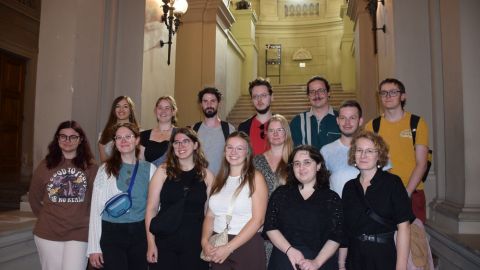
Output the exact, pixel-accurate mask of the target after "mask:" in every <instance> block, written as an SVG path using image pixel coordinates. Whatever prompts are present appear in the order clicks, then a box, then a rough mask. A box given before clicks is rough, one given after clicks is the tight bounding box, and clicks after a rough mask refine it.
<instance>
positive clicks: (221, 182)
mask: <svg viewBox="0 0 480 270" xmlns="http://www.w3.org/2000/svg"><path fill="white" fill-rule="evenodd" d="M234 137H237V138H240V139H242V140H244V141H245V142H246V143H247V156H246V157H245V164H244V166H243V168H242V175H241V183H240V185H239V186H238V188H237V190H236V191H235V192H238V191H240V190H241V189H242V188H243V186H244V185H245V184H246V183H248V187H249V188H250V196H252V194H253V192H254V191H255V167H254V166H253V149H252V146H251V145H250V139H249V138H248V135H247V134H246V133H245V132H243V131H234V132H232V133H231V134H230V135H228V137H227V139H226V140H225V147H227V142H228V140H229V139H231V138H234ZM229 175H230V164H229V163H228V162H227V159H226V158H225V151H224V154H223V161H222V167H221V168H220V171H219V172H218V175H217V177H216V178H215V182H214V183H213V185H212V189H211V191H210V195H213V194H215V193H218V192H220V190H222V188H223V187H224V186H225V183H226V182H227V178H228V176H229Z"/></svg>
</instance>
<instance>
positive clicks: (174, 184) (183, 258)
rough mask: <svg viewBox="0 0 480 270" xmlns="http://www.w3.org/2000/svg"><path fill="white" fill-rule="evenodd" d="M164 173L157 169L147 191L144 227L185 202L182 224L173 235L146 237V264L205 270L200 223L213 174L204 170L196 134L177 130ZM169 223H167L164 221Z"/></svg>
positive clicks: (185, 269) (181, 129) (189, 130)
mask: <svg viewBox="0 0 480 270" xmlns="http://www.w3.org/2000/svg"><path fill="white" fill-rule="evenodd" d="M170 145H171V147H170V148H169V150H168V158H167V162H166V170H165V169H164V168H159V169H158V170H157V172H156V173H155V174H154V176H153V178H152V181H151V183H150V187H149V190H148V202H147V212H146V215H145V225H146V229H147V232H148V230H149V228H150V221H151V220H152V218H153V217H155V215H156V214H157V212H158V206H159V203H160V205H161V209H160V214H161V212H162V211H165V210H167V209H168V208H169V207H172V206H173V205H175V204H176V203H178V202H179V201H180V200H185V203H184V207H183V212H182V213H179V214H180V215H182V217H183V218H182V221H181V223H180V224H179V226H178V228H176V229H175V230H174V232H172V233H170V234H167V235H161V236H154V235H153V234H151V233H150V232H148V233H147V239H148V251H147V260H148V262H150V263H152V264H151V265H150V269H178V270H203V269H205V270H207V269H208V263H207V262H205V261H203V260H201V259H200V256H199V255H200V252H201V250H202V247H201V245H200V239H201V235H202V223H203V218H204V215H205V203H206V201H207V192H208V190H209V189H210V186H211V184H212V182H213V178H214V176H213V174H212V173H211V172H210V171H209V170H208V169H207V167H208V161H207V160H206V159H205V156H204V154H203V151H202V148H201V146H200V142H199V140H198V137H197V134H196V133H195V132H194V131H193V130H191V129H189V128H180V129H177V130H176V131H175V132H174V135H173V136H172V138H171V139H170ZM166 222H168V221H166Z"/></svg>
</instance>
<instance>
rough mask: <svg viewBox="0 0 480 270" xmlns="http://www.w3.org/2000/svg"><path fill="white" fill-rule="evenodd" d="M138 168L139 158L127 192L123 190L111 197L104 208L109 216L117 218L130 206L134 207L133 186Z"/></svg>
mask: <svg viewBox="0 0 480 270" xmlns="http://www.w3.org/2000/svg"><path fill="white" fill-rule="evenodd" d="M137 170H138V160H137V163H136V164H135V168H134V169H133V173H132V177H131V178H130V185H129V186H128V191H127V192H121V193H118V194H116V195H115V196H113V197H112V198H110V199H109V200H108V201H107V202H106V203H105V207H104V208H103V211H102V213H100V215H102V214H103V212H106V213H107V214H108V215H109V216H111V217H114V218H117V217H120V216H122V215H124V214H125V213H127V212H128V211H129V210H130V208H131V207H132V197H131V193H132V188H133V184H134V183H135V176H136V175H137Z"/></svg>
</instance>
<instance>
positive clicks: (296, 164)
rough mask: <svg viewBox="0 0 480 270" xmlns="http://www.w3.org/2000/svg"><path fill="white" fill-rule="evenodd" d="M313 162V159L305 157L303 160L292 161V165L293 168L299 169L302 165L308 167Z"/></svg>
mask: <svg viewBox="0 0 480 270" xmlns="http://www.w3.org/2000/svg"><path fill="white" fill-rule="evenodd" d="M314 162H315V161H314V160H313V159H305V160H304V161H294V162H293V163H292V165H293V168H295V169H299V168H300V167H301V166H302V165H303V167H305V168H309V167H310V166H311V165H312V164H313V163H314Z"/></svg>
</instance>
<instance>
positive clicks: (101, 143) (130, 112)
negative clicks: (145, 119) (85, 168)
mask: <svg viewBox="0 0 480 270" xmlns="http://www.w3.org/2000/svg"><path fill="white" fill-rule="evenodd" d="M134 107H135V104H134V103H133V101H132V99H131V98H130V97H127V96H119V97H117V98H116V99H114V100H113V103H112V107H111V109H110V115H109V117H108V120H107V124H106V125H105V127H104V128H103V131H102V133H100V139H99V140H98V151H99V154H100V161H101V162H105V161H107V159H108V158H109V157H110V156H111V155H112V148H113V144H114V142H113V140H112V138H113V136H115V132H114V130H113V128H114V126H115V125H116V124H120V123H133V124H135V125H137V126H138V122H137V119H136V118H135V110H134Z"/></svg>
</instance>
